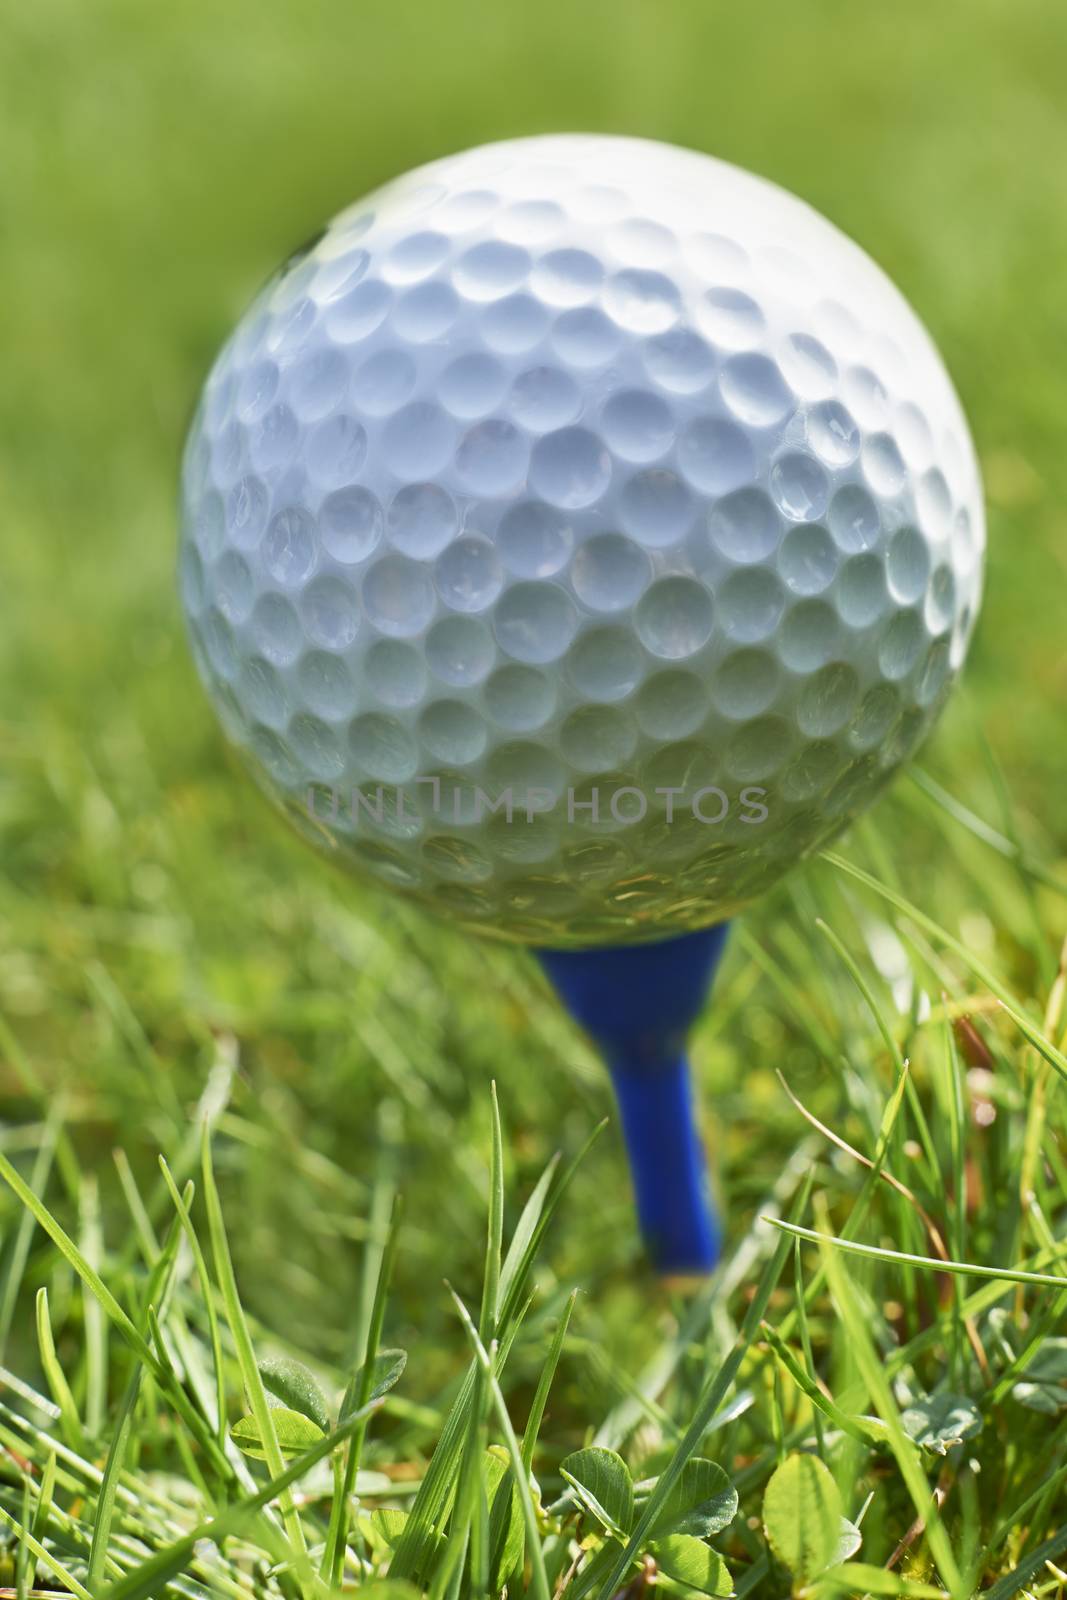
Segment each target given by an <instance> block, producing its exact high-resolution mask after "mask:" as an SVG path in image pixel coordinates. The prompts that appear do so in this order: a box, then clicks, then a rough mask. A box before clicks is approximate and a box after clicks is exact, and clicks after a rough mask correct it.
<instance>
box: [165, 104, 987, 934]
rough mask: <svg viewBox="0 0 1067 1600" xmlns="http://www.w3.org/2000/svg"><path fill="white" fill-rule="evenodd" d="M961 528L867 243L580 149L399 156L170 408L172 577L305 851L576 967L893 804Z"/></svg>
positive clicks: (966, 583) (239, 730)
mask: <svg viewBox="0 0 1067 1600" xmlns="http://www.w3.org/2000/svg"><path fill="white" fill-rule="evenodd" d="M984 539H985V533H984V523H983V510H982V495H981V485H980V481H979V474H978V468H977V464H976V461H975V455H974V450H973V447H972V444H971V440H970V436H969V434H968V430H967V425H966V422H965V420H964V417H963V414H962V412H961V409H960V406H959V402H958V400H957V398H956V395H955V393H954V391H953V388H952V385H951V382H950V380H949V378H948V376H947V374H946V372H945V369H944V367H943V366H942V364H941V361H940V359H939V357H938V355H937V353H936V351H935V349H934V347H933V345H932V344H931V342H930V340H929V338H928V336H927V334H926V333H925V331H924V330H923V328H922V326H921V324H920V323H919V321H918V320H917V318H916V317H915V315H914V313H913V312H912V311H911V309H910V308H909V307H908V305H907V304H906V302H905V301H904V300H903V299H902V298H901V296H900V295H899V293H898V292H897V291H896V290H895V289H894V288H893V286H892V285H891V284H890V282H889V281H888V280H887V279H886V277H885V276H884V275H883V274H882V272H881V271H880V270H879V268H878V267H876V266H875V265H874V263H873V262H872V261H871V260H870V259H869V258H868V257H867V256H866V255H865V254H864V253H863V251H862V250H860V249H859V247H858V246H857V245H855V244H853V243H852V242H851V241H850V240H849V239H847V238H845V237H844V236H843V235H842V234H841V233H839V232H838V231H837V230H836V229H835V228H834V227H833V226H832V225H831V224H830V223H829V222H827V221H825V220H824V219H823V218H822V217H821V216H819V215H818V214H817V213H815V212H814V211H812V210H811V209H810V208H809V207H808V206H807V205H805V204H804V203H803V202H801V201H800V200H798V199H795V198H793V197H792V196H791V195H789V194H786V193H785V192H783V191H782V190H781V189H778V188H776V187H774V186H773V185H772V184H770V183H767V182H765V181H764V180H762V179H760V178H756V177H753V176H750V175H749V174H747V173H745V172H742V171H739V170H738V169H737V168H735V167H732V166H729V165H726V164H724V163H723V162H721V161H717V160H713V159H711V158H710V157H708V156H704V155H699V154H696V153H694V152H691V151H686V150H679V149H674V148H672V147H669V146H666V145H659V144H654V143H647V142H645V141H641V140H634V139H623V138H610V137H604V136H583V135H572V136H558V137H545V138H531V139H520V140H516V141H512V142H508V143H502V144H495V145H488V146H485V147H483V148H480V149H476V150H472V151H468V152H466V153H464V154H461V155H456V156H450V157H448V158H446V159H444V160H441V161H437V162H434V163H433V164H431V165H429V166H426V167H422V168H420V169H419V170H418V171H416V172H413V173H411V174H410V175H408V176H407V177H404V178H401V179H399V180H398V181H396V182H394V183H391V184H389V185H388V186H387V187H385V188H384V189H382V190H380V191H379V192H378V193H376V194H373V195H371V196H369V197H368V198H367V199H366V200H363V201H361V202H359V203H358V204H356V205H354V206H352V207H351V208H350V209H349V210H347V211H345V212H343V213H342V214H341V215H340V216H339V217H337V218H336V219H335V220H334V221H333V222H332V223H331V224H330V225H329V226H328V227H327V228H326V230H325V231H324V232H323V233H322V235H321V236H320V237H319V238H318V239H317V240H316V241H315V242H314V243H313V244H311V245H310V246H308V247H307V248H306V249H305V250H303V251H302V252H300V253H299V254H297V255H296V256H294V257H293V258H292V259H290V260H289V261H288V262H287V263H286V264H285V266H284V267H283V268H282V270H281V271H280V272H279V273H278V275H277V276H276V277H275V278H274V279H273V280H272V282H270V283H269V284H268V285H267V287H266V288H265V289H264V290H263V292H262V293H261V294H260V296H259V298H258V299H257V300H256V301H255V303H254V304H253V305H252V307H251V308H250V309H249V311H248V312H247V313H246V315H245V316H244V317H243V319H242V320H241V322H240V324H239V325H238V327H237V329H236V331H235V333H234V335H233V337H232V338H231V339H230V341H229V342H228V343H227V344H226V346H225V347H224V349H223V350H222V352H221V354H220V355H219V357H218V359H217V360H216V362H215V364H214V367H213V369H212V371H211V374H210V376H209V377H208V380H207V383H206V385H205V388H204V393H203V396H202V399H201V403H200V406H199V409H198V412H197V415H196V418H195V420H194V422H193V425H192V429H191V432H190V436H189V440H188V446H187V451H186V457H185V463H184V468H183V486H182V534H181V555H180V569H181V590H182V596H183V601H184V606H185V610H186V613H187V616H188V621H189V628H190V633H191V638H192V645H193V650H194V653H195V656H196V660H197V664H198V667H199V671H200V673H201V676H202V677H203V679H204V682H205V683H206V685H207V687H208V690H209V693H210V695H211V697H212V699H213V701H214V703H215V705H216V707H217V709H218V712H219V715H220V717H221V719H222V722H223V725H224V728H225V731H226V733H227V735H228V736H229V738H230V739H231V740H232V742H233V743H234V744H235V745H236V746H237V747H238V749H239V750H240V751H241V752H243V754H244V755H245V756H246V758H247V760H248V763H249V764H250V766H251V768H252V770H253V772H254V773H255V774H256V775H257V776H258V777H259V779H260V781H261V782H262V784H263V785H264V787H265V788H266V790H267V791H268V792H269V793H270V794H271V795H272V796H273V797H275V798H276V799H277V800H278V801H280V803H281V804H282V805H283V806H284V808H285V809H286V811H287V812H288V814H289V815H290V816H291V817H292V819H293V820H294V821H295V822H296V823H297V825H298V826H299V827H300V828H301V829H302V830H303V831H304V832H305V833H306V834H308V835H309V836H310V837H311V838H312V839H314V840H315V841H317V842H318V843H319V844H320V845H322V846H323V847H324V848H326V849H327V850H329V851H332V852H334V853H335V854H337V853H339V854H340V855H342V856H343V857H345V858H347V860H349V861H350V862H351V864H352V865H353V866H356V867H358V868H359V869H361V870H363V871H365V872H366V873H367V874H369V875H370V876H371V877H373V878H376V879H378V880H380V881H381V882H382V883H384V884H387V885H389V886H391V887H393V888H396V889H399V890H401V891H403V892H406V893H408V894H410V895H412V896H414V897H416V898H417V899H419V900H421V901H422V902H424V903H425V904H426V905H428V906H431V907H433V908H434V909H435V910H437V911H439V912H442V913H444V914H446V915H448V916H449V917H451V918H452V919H453V920H454V921H456V922H458V923H462V924H464V925H466V926H469V927H472V928H475V929H477V930H479V931H481V932H485V933H492V934H496V935H501V936H506V937H511V938H515V939H519V940H527V941H531V942H536V943H541V944H546V945H556V946H563V947H566V946H582V945H597V944H611V943H623V942H628V941H631V942H636V941H641V940H648V939H655V938H660V937H666V936H667V935H670V934H673V933H679V932H682V931H684V930H686V929H690V928H696V927H700V926H703V925H706V924H708V923H711V922H714V921H717V920H719V919H721V918H723V917H726V916H728V915H730V914H731V913H732V912H734V911H735V910H736V909H737V908H738V907H739V906H741V905H743V904H744V903H745V902H746V901H748V900H749V899H751V898H752V897H753V896H754V895H755V894H757V893H758V892H760V891H761V890H762V889H764V888H765V887H767V886H768V885H769V884H771V883H772V882H773V881H774V880H775V879H777V878H778V877H779V876H781V875H782V874H783V873H784V872H785V871H786V870H787V869H788V868H789V867H790V866H792V865H793V864H794V863H795V862H797V861H798V860H800V859H801V858H803V857H804V856H806V855H808V854H809V853H810V852H812V851H813V850H815V849H816V848H818V847H819V846H821V845H823V844H824V843H826V841H827V840H828V839H829V838H830V837H831V836H833V835H834V834H835V833H837V832H838V831H839V830H840V829H841V828H842V827H843V826H844V825H845V824H846V823H847V822H848V821H849V819H850V818H851V817H853V816H854V815H855V814H856V813H857V812H858V811H859V810H860V809H861V808H862V807H864V806H865V805H866V804H867V803H868V802H869V801H870V800H871V799H872V798H873V797H874V796H875V795H876V794H877V793H878V791H879V790H880V789H881V788H882V787H883V786H884V784H885V783H886V782H887V780H888V779H889V778H890V777H891V775H892V774H893V772H894V771H895V770H896V768H898V767H899V766H900V764H901V762H902V761H903V760H904V759H905V758H906V757H907V756H908V754H909V752H910V751H911V750H913V749H914V747H915V745H916V744H917V743H918V741H919V740H920V739H921V738H922V736H923V735H924V733H925V732H926V730H927V729H928V728H929V726H930V724H931V723H932V721H933V720H934V718H935V716H936V714H937V712H938V709H939V708H940V706H941V704H942V702H943V700H944V698H945V694H946V692H947V690H948V688H949V685H950V682H951V679H952V678H953V676H954V674H955V673H956V671H957V670H958V668H959V666H960V664H961V662H962V660H963V657H964V654H965V651H966V649H967V644H968V641H969V639H970V635H971V631H972V628H973V625H974V620H975V612H976V609H977V605H978V600H979V593H980V586H981V566H982V554H983V548H984Z"/></svg>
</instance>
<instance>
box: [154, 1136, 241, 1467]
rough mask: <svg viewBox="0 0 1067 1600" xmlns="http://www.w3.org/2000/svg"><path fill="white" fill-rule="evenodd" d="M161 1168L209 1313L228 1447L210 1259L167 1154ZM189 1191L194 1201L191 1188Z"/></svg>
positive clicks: (219, 1416)
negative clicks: (205, 1253)
mask: <svg viewBox="0 0 1067 1600" xmlns="http://www.w3.org/2000/svg"><path fill="white" fill-rule="evenodd" d="M159 1169H160V1172H161V1173H162V1174H163V1182H164V1183H165V1184H166V1186H167V1192H168V1193H169V1195H170V1198H171V1202H172V1204H173V1206H174V1209H175V1210H176V1211H177V1213H178V1217H179V1219H180V1221H181V1225H182V1230H183V1232H184V1233H185V1237H186V1239H187V1241H188V1244H189V1249H190V1251H191V1252H192V1257H193V1264H194V1266H195V1267H196V1276H197V1279H198V1281H199V1283H200V1298H201V1301H202V1303H203V1307H204V1311H205V1314H206V1316H207V1325H208V1337H209V1339H210V1341H211V1364H212V1367H213V1369H214V1373H215V1437H216V1439H217V1440H218V1445H219V1449H220V1450H222V1449H225V1445H226V1373H225V1369H224V1367H223V1360H222V1333H221V1331H220V1329H219V1318H218V1313H217V1312H216V1310H215V1297H214V1295H213V1294H212V1292H211V1276H210V1274H209V1272H208V1269H207V1261H206V1260H205V1258H204V1251H203V1246H202V1245H201V1243H200V1237H199V1235H198V1234H197V1231H196V1229H195V1228H194V1227H193V1219H192V1216H191V1215H190V1211H189V1206H188V1205H186V1203H185V1201H184V1200H183V1199H182V1197H181V1195H180V1194H179V1193H178V1185H177V1184H176V1183H175V1181H174V1175H173V1173H172V1172H171V1170H170V1167H169V1166H168V1165H167V1163H166V1161H165V1159H164V1158H163V1156H160V1158H159ZM189 1193H190V1204H191V1203H192V1201H191V1195H192V1190H191V1188H190V1191H189Z"/></svg>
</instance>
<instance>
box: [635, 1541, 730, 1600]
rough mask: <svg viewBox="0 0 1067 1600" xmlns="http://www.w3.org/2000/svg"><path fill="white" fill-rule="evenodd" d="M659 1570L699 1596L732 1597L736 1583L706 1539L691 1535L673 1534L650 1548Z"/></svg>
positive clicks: (720, 1557)
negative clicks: (705, 1541)
mask: <svg viewBox="0 0 1067 1600" xmlns="http://www.w3.org/2000/svg"><path fill="white" fill-rule="evenodd" d="M650 1554H651V1555H652V1556H653V1557H654V1558H655V1562H656V1566H657V1567H658V1568H659V1569H660V1571H661V1572H665V1573H666V1574H667V1576H668V1578H673V1579H674V1580H675V1582H676V1583H684V1584H687V1585H688V1586H689V1588H690V1589H696V1590H697V1591H698V1592H699V1593H700V1594H714V1595H728V1594H733V1590H734V1585H733V1579H732V1578H731V1577H730V1573H729V1570H728V1569H727V1566H726V1563H725V1561H724V1560H723V1559H722V1556H720V1555H719V1554H718V1552H717V1551H715V1550H713V1549H712V1548H711V1546H710V1545H706V1544H705V1543H704V1541H703V1539H694V1538H693V1537H692V1536H691V1535H690V1534H688V1533H672V1534H669V1535H668V1536H667V1538H666V1539H657V1540H656V1542H655V1543H654V1544H653V1545H652V1546H651V1547H650Z"/></svg>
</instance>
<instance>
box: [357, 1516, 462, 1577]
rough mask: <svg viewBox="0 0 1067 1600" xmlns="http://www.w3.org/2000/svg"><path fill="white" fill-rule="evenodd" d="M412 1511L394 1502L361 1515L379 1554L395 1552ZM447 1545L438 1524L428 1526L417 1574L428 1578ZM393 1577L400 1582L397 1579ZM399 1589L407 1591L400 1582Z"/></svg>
mask: <svg viewBox="0 0 1067 1600" xmlns="http://www.w3.org/2000/svg"><path fill="white" fill-rule="evenodd" d="M410 1515H411V1513H410V1512H409V1511H401V1510H399V1509H398V1508H396V1507H395V1506H382V1507H381V1508H380V1509H379V1510H378V1511H372V1512H371V1514H370V1516H369V1517H367V1518H361V1519H360V1523H361V1526H362V1527H363V1528H364V1530H366V1531H367V1532H368V1534H369V1539H370V1543H371V1544H372V1545H373V1546H374V1548H375V1550H376V1551H377V1552H378V1554H379V1556H381V1557H383V1558H385V1559H386V1560H388V1559H390V1558H391V1555H392V1552H393V1551H394V1550H395V1549H396V1547H397V1545H398V1544H399V1543H400V1540H401V1538H402V1537H403V1533H404V1529H405V1527H406V1526H407V1522H408V1518H409V1517H410ZM444 1548H445V1539H444V1535H443V1534H440V1533H438V1531H437V1529H436V1528H427V1529H426V1530H425V1535H424V1543H423V1544H422V1546H421V1549H420V1554H419V1560H418V1563H417V1571H416V1573H415V1576H416V1577H417V1578H425V1577H426V1576H427V1574H429V1573H432V1572H433V1570H434V1568H435V1567H436V1565H437V1563H438V1561H439V1560H440V1558H441V1554H442V1552H443V1550H444ZM393 1581H394V1582H395V1583H399V1580H398V1579H394V1580H393ZM400 1592H401V1593H406V1592H407V1591H406V1588H405V1587H404V1585H403V1584H400Z"/></svg>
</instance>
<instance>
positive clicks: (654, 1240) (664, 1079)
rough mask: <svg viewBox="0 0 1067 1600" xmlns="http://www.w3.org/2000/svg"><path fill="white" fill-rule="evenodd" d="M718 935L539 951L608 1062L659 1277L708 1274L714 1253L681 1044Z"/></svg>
mask: <svg viewBox="0 0 1067 1600" xmlns="http://www.w3.org/2000/svg"><path fill="white" fill-rule="evenodd" d="M726 932H727V924H726V923H719V924H717V925H716V926H715V927H713V928H706V929H702V930H701V931H699V932H697V933H688V934H683V935H681V936H680V937H678V938H674V939H665V940H662V941H661V942H659V943H657V944H647V945H625V946H622V947H620V948H616V949H603V950H541V951H539V952H538V954H539V956H540V959H541V963H542V965H543V966H544V968H545V971H546V972H547V973H548V975H549V977H550V978H551V980H552V982H553V984H554V986H555V988H556V990H557V992H558V994H559V996H560V998H561V999H562V1001H563V1003H564V1005H565V1006H566V1007H567V1009H568V1011H569V1012H570V1013H571V1015H572V1016H573V1017H574V1018H575V1020H576V1021H577V1022H579V1023H580V1024H581V1025H582V1027H584V1028H585V1029H586V1031H587V1032H588V1033H589V1034H591V1036H592V1037H593V1039H594V1040H595V1041H596V1043H597V1044H598V1045H599V1047H600V1049H601V1051H602V1052H603V1055H604V1058H605V1060H606V1062H607V1065H608V1068H609V1070H610V1073H611V1079H612V1083H613V1085H614V1089H615V1097H616V1100H617V1101H618V1106H619V1114H620V1118H621V1121H622V1129H623V1135H624V1138H625V1141H626V1148H627V1153H628V1156H629V1161H630V1171H631V1173H632V1176H633V1184H634V1192H635V1198H636V1202H637V1212H638V1218H639V1220H640V1224H641V1232H642V1234H643V1235H644V1239H645V1245H646V1248H647V1250H648V1253H649V1256H650V1257H651V1259H652V1263H653V1265H654V1266H655V1267H656V1269H657V1271H659V1272H660V1273H663V1274H664V1275H666V1276H671V1275H680V1276H681V1275H684V1276H689V1275H699V1274H703V1273H708V1272H710V1271H711V1270H712V1268H713V1267H714V1266H715V1263H716V1262H717V1260H718V1257H719V1250H720V1243H721V1233H720V1228H719V1223H718V1219H717V1217H716V1215H715V1211H714V1208H713V1205H712V1200H711V1193H710V1186H709V1183H708V1176H707V1167H706V1163H705V1160H704V1151H703V1147H702V1145H701V1141H700V1136H699V1133H698V1131H697V1125H696V1119H695V1116H694V1108H693V1095H692V1084H691V1079H690V1072H689V1064H688V1061H687V1059H686V1052H685V1045H686V1037H687V1035H688V1032H689V1029H690V1027H691V1026H692V1024H693V1022H694V1021H695V1020H696V1017H697V1015H698V1014H699V1012H700V1010H701V1008H702V1006H703V1004H704V1001H705V998H706V996H707V992H708V989H709V987H710V985H711V982H712V979H713V977H714V974H715V969H716V967H717V966H718V963H719V959H720V957H721V955H722V950H723V946H724V944H725V940H726Z"/></svg>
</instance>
